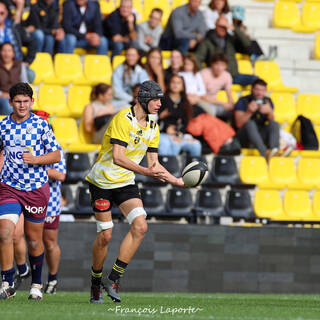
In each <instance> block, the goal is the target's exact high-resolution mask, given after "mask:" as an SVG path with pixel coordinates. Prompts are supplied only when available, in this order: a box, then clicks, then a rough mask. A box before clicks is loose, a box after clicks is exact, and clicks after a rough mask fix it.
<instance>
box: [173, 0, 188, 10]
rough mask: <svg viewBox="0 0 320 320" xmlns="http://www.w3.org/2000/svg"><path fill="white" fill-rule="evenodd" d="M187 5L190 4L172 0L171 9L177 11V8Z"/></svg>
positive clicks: (186, 1) (181, 0) (180, 0)
mask: <svg viewBox="0 0 320 320" xmlns="http://www.w3.org/2000/svg"><path fill="white" fill-rule="evenodd" d="M186 3H188V0H172V2H171V8H172V10H173V9H175V8H177V7H180V6H183V5H184V4H186Z"/></svg>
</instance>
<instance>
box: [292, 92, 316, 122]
mask: <svg viewBox="0 0 320 320" xmlns="http://www.w3.org/2000/svg"><path fill="white" fill-rule="evenodd" d="M300 114H301V115H303V116H305V117H307V118H309V119H310V120H311V121H312V122H313V123H315V124H320V95H317V94H306V93H302V94H299V95H298V99H297V115H300Z"/></svg>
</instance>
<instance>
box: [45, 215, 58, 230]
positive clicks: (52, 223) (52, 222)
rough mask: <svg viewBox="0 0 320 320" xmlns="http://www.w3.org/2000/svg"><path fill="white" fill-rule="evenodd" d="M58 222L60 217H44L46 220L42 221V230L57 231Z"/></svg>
mask: <svg viewBox="0 0 320 320" xmlns="http://www.w3.org/2000/svg"><path fill="white" fill-rule="evenodd" d="M59 220H60V215H59V216H53V217H46V219H45V220H44V228H45V229H52V230H56V229H58V227H59Z"/></svg>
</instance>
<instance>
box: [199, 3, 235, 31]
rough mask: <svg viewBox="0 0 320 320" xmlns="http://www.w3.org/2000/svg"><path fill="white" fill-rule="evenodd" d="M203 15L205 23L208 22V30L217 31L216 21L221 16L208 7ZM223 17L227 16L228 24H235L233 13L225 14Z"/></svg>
mask: <svg viewBox="0 0 320 320" xmlns="http://www.w3.org/2000/svg"><path fill="white" fill-rule="evenodd" d="M202 14H203V16H204V21H205V22H206V25H207V28H208V30H211V29H215V28H216V21H217V20H218V18H219V14H218V12H217V11H216V10H212V9H210V8H209V7H206V8H205V9H204V10H203V11H202ZM222 15H223V16H225V17H226V18H227V19H228V22H229V23H230V25H232V24H233V22H232V13H231V12H228V13H223V14H222Z"/></svg>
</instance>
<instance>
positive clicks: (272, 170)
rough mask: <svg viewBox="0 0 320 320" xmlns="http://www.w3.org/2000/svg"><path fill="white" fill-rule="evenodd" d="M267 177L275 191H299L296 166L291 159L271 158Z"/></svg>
mask: <svg viewBox="0 0 320 320" xmlns="http://www.w3.org/2000/svg"><path fill="white" fill-rule="evenodd" d="M269 177H270V180H271V182H272V183H273V186H274V188H275V189H283V188H285V187H290V188H292V189H299V188H301V185H300V184H299V183H298V180H297V174H296V166H295V164H294V160H293V159H292V158H282V157H273V158H271V160H270V163H269Z"/></svg>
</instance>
